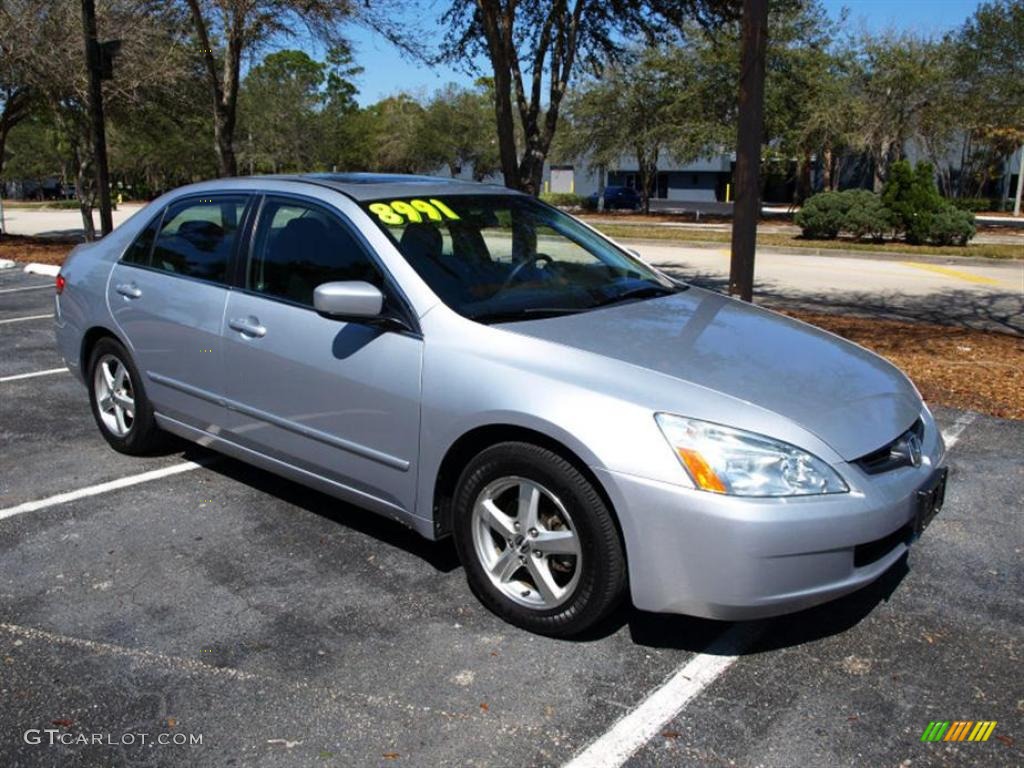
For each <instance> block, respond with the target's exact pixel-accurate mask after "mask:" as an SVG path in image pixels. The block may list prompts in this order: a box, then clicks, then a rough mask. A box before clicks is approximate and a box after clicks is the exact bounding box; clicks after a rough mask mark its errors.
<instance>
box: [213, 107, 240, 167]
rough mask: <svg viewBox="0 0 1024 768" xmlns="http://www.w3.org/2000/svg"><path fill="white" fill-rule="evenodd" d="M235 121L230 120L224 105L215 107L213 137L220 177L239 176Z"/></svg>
mask: <svg viewBox="0 0 1024 768" xmlns="http://www.w3.org/2000/svg"><path fill="white" fill-rule="evenodd" d="M215 98H216V97H215ZM233 123H234V121H233V120H229V119H228V115H227V113H226V110H225V109H224V105H223V104H220V103H219V102H218V103H217V104H215V105H214V120H213V137H214V141H215V145H214V149H215V151H216V153H217V173H218V175H220V176H237V175H238V159H237V158H236V157H235V142H234V127H233Z"/></svg>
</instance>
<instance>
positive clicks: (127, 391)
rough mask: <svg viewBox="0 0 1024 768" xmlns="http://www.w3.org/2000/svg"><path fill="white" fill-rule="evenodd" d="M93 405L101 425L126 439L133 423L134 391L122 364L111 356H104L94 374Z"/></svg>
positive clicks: (130, 378)
mask: <svg viewBox="0 0 1024 768" xmlns="http://www.w3.org/2000/svg"><path fill="white" fill-rule="evenodd" d="M93 389H94V391H95V395H96V405H97V407H98V409H99V414H100V419H101V420H102V422H103V426H104V427H106V428H107V430H108V431H109V432H110V433H111V434H113V435H116V436H117V437H125V436H127V435H128V433H129V432H131V429H132V425H133V424H134V423H135V388H134V386H133V385H132V377H131V375H130V374H129V373H128V368H127V366H125V364H124V363H123V362H122V361H121V360H119V359H118V358H117V357H115V356H114V355H109V354H108V355H103V357H101V358H100V359H99V360H98V361H97V363H96V371H95V373H94V374H93Z"/></svg>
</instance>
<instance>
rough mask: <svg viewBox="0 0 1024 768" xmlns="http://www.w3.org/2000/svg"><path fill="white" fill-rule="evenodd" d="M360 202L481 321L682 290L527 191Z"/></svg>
mask: <svg viewBox="0 0 1024 768" xmlns="http://www.w3.org/2000/svg"><path fill="white" fill-rule="evenodd" d="M362 205H363V207H364V208H365V209H366V211H367V212H368V213H369V214H370V216H371V217H372V218H373V219H374V220H375V221H376V222H377V223H378V224H379V225H380V227H381V228H382V229H383V230H384V231H385V232H386V233H388V235H390V236H391V237H392V238H393V240H394V241H395V243H396V245H397V246H398V249H399V250H400V251H401V252H402V254H403V255H404V256H405V258H406V259H407V260H408V261H409V263H410V264H411V265H412V266H413V268H414V269H415V270H416V271H417V273H419V275H420V277H422V278H423V280H424V281H426V283H427V284H428V285H429V286H430V287H431V288H432V289H433V291H434V292H435V293H436V294H437V295H438V296H439V297H440V298H441V299H442V300H443V301H444V302H445V304H447V305H448V306H449V307H451V308H452V309H453V310H455V311H456V312H458V313H459V314H461V315H464V316H465V317H468V318H471V319H473V320H478V321H480V322H508V321H514V320H529V319H536V318H538V317H545V316H548V317H550V316H555V315H560V314H571V313H575V312H585V311H587V310H591V309H596V308H598V307H602V306H608V305H610V304H614V303H618V302H620V301H628V300H639V299H643V298H652V297H656V296H663V295H666V294H669V293H674V292H676V291H678V290H681V286H679V285H677V284H675V283H673V282H672V281H671V280H669V279H668V278H666V277H664V276H662V275H660V274H659V273H657V272H655V271H654V270H652V269H651V268H650V267H647V266H646V265H644V264H643V263H642V262H640V261H639V260H638V259H636V258H634V257H632V256H630V255H629V254H628V253H626V252H624V251H622V250H620V249H619V248H616V247H615V246H614V245H612V244H611V243H609V242H607V241H606V240H604V239H603V238H601V237H599V236H598V235H596V234H595V233H594V232H592V231H590V230H589V229H588V228H587V227H585V226H583V225H582V224H580V223H579V222H577V221H576V220H574V219H573V218H572V217H570V216H567V215H566V214H564V213H562V212H561V211H559V210H558V209H557V208H552V207H550V206H547V205H544V204H542V203H539V202H537V201H536V200H534V199H533V198H530V197H525V196H522V195H445V196H440V197H424V198H415V199H413V198H402V199H388V200H377V201H369V202H365V203H363V204H362Z"/></svg>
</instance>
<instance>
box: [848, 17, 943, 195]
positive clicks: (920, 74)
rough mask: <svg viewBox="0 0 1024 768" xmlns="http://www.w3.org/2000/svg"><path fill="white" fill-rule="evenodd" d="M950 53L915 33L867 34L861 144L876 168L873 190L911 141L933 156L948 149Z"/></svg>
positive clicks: (861, 86)
mask: <svg viewBox="0 0 1024 768" xmlns="http://www.w3.org/2000/svg"><path fill="white" fill-rule="evenodd" d="M949 53H950V51H949V48H948V46H946V45H944V44H942V43H936V42H934V41H932V40H928V39H926V38H922V37H918V36H915V35H911V34H899V35H896V34H891V33H886V34H882V35H868V36H866V37H865V38H864V40H863V41H862V54H861V64H862V76H861V83H860V88H859V90H860V94H859V95H860V98H861V99H863V102H864V105H865V108H864V109H862V110H861V113H860V114H861V116H862V119H863V124H862V127H861V131H860V143H861V144H862V146H864V148H865V149H866V151H867V153H868V155H869V156H870V157H871V160H872V161H873V163H874V166H875V191H879V190H880V189H881V187H882V184H883V183H884V182H885V180H886V178H887V177H888V171H889V167H890V166H891V164H892V163H893V162H895V161H897V160H902V159H903V158H904V156H905V152H906V147H907V145H908V143H909V142H910V140H911V139H915V140H917V141H918V142H919V143H920V144H921V145H922V146H923V147H924V148H925V151H926V152H927V153H928V154H930V155H935V154H940V151H939V148H940V147H942V146H948V141H949V138H950V131H951V125H950V122H949V121H948V120H946V119H944V118H943V117H942V115H943V114H947V115H948V114H949V113H948V105H949V103H950V91H949V84H950V79H949V70H948V67H949Z"/></svg>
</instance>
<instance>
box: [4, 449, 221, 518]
mask: <svg viewBox="0 0 1024 768" xmlns="http://www.w3.org/2000/svg"><path fill="white" fill-rule="evenodd" d="M212 460H213V459H212V458H211V459H209V460H207V461H186V462H183V463H181V464H172V465H171V466H169V467H162V468H161V469H152V470H150V471H149V472H142V473H141V474H138V475H129V476H128V477H122V478H119V479H117V480H110V481H108V482H106V483H99V484H98V485H90V486H87V487H86V488H79V489H78V490H77V491H68V492H67V493H58V494H57V495H56V496H50V497H49V498H46V499H38V500H36V501H26V502H25V503H24V504H19V505H18V506H16V507H8V508H7V509H0V520H6V519H7V518H8V517H14V516H15V515H21V514H24V513H25V512H35V511H36V510H39V509H46V508H47V507H54V506H56V505H58V504H67V503H68V502H69V501H75V500H76V499H84V498H86V497H87V496H98V495H99V494H101V493H107V492H108V491H116V490H118V489H120V488H129V487H131V486H133V485H139V484H140V483H148V482H149V481H150V480H159V479H160V478H162V477H170V476H171V475H180V474H181V473H182V472H191V471H192V470H193V469H199V468H200V467H203V466H206V464H208V463H209V462H210V461H212Z"/></svg>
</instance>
